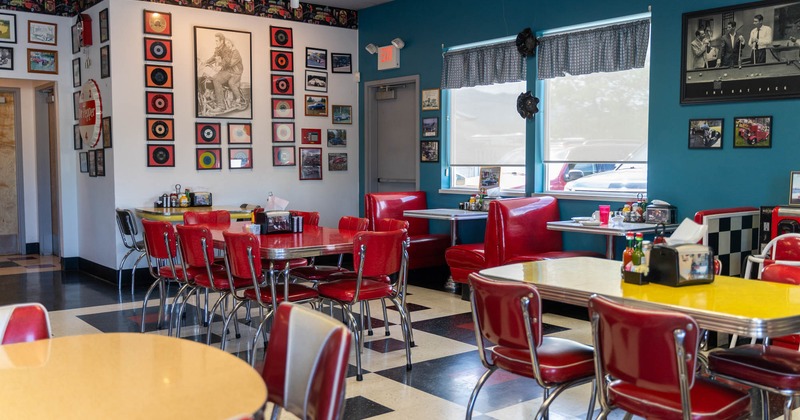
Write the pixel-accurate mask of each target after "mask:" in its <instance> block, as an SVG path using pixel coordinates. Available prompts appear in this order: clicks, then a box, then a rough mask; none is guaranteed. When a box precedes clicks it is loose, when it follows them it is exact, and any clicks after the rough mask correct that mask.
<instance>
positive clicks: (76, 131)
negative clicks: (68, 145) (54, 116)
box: [72, 124, 83, 150]
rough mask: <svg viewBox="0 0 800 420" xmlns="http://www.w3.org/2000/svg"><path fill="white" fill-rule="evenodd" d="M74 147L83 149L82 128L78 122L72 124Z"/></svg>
mask: <svg viewBox="0 0 800 420" xmlns="http://www.w3.org/2000/svg"><path fill="white" fill-rule="evenodd" d="M72 148H73V149H74V150H81V149H83V138H81V129H80V126H79V125H78V124H75V125H73V126H72Z"/></svg>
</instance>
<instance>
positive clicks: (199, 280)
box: [194, 271, 253, 291]
mask: <svg viewBox="0 0 800 420" xmlns="http://www.w3.org/2000/svg"><path fill="white" fill-rule="evenodd" d="M211 274H212V275H213V276H214V287H216V288H217V290H225V291H227V290H230V288H231V283H230V281H229V280H228V273H227V272H225V271H213V272H212V273H211ZM233 282H234V286H235V287H237V288H239V287H248V286H252V285H253V281H252V280H250V279H246V278H240V277H234V278H233ZM194 283H195V284H196V285H198V286H200V287H205V288H211V281H210V280H209V278H208V274H207V273H202V274H198V275H197V276H195V278H194Z"/></svg>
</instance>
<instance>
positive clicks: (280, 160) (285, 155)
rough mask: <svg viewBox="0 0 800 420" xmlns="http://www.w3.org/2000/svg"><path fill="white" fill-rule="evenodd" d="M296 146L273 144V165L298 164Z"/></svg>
mask: <svg viewBox="0 0 800 420" xmlns="http://www.w3.org/2000/svg"><path fill="white" fill-rule="evenodd" d="M296 165H297V159H296V157H295V148H294V146H272V166H296Z"/></svg>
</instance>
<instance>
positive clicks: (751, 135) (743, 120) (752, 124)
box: [733, 117, 772, 149]
mask: <svg viewBox="0 0 800 420" xmlns="http://www.w3.org/2000/svg"><path fill="white" fill-rule="evenodd" d="M733 147H746V148H754V149H755V148H758V149H762V148H763V149H768V148H770V147H772V117H735V118H734V119H733Z"/></svg>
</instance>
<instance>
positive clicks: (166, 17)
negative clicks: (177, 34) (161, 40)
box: [144, 10, 172, 36]
mask: <svg viewBox="0 0 800 420" xmlns="http://www.w3.org/2000/svg"><path fill="white" fill-rule="evenodd" d="M144 33H146V34H153V35H163V36H172V13H164V12H156V11H154V10H145V11H144Z"/></svg>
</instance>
